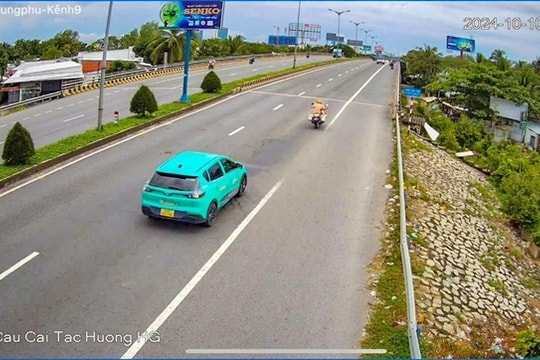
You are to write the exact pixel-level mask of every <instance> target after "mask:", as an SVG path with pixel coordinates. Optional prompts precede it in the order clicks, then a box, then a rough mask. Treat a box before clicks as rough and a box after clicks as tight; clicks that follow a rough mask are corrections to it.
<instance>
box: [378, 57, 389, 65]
mask: <svg viewBox="0 0 540 360" xmlns="http://www.w3.org/2000/svg"><path fill="white" fill-rule="evenodd" d="M386 63H387V61H386V60H385V59H383V58H378V59H377V64H386Z"/></svg>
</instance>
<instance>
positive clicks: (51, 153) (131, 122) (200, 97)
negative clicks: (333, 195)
mask: <svg viewBox="0 0 540 360" xmlns="http://www.w3.org/2000/svg"><path fill="white" fill-rule="evenodd" d="M344 60H349V59H339V60H329V61H322V62H318V63H311V64H306V65H301V66H297V67H296V68H295V69H292V68H289V69H284V70H278V71H273V72H271V73H266V74H259V75H255V76H251V77H249V78H245V79H240V80H235V81H232V82H230V83H226V84H223V87H222V90H221V91H220V92H219V93H212V94H210V93H202V92H201V93H196V94H192V95H190V96H189V100H190V103H189V104H184V103H180V102H173V103H168V104H163V105H161V106H159V108H158V110H157V111H156V112H155V113H154V114H152V116H149V117H146V118H141V117H136V116H130V117H127V118H123V119H120V120H119V121H118V124H114V123H107V124H104V125H103V131H97V130H96V129H92V130H88V131H86V132H84V133H82V134H78V135H73V136H70V137H67V138H65V139H62V140H59V141H57V142H55V143H52V144H49V145H46V146H44V147H42V148H39V149H36V154H35V155H34V156H33V157H32V158H31V159H30V164H28V165H23V166H7V165H5V164H1V165H0V180H4V179H6V178H8V177H10V176H12V175H15V174H17V173H19V172H21V171H23V170H25V169H28V168H30V167H32V166H35V165H37V164H40V163H42V162H44V161H48V160H52V159H54V158H56V157H58V156H60V155H63V154H66V153H69V152H71V151H74V150H77V149H80V148H82V147H84V146H86V145H88V144H91V143H93V142H95V141H98V140H101V139H104V138H106V137H108V136H111V135H114V134H117V133H119V132H121V131H126V130H128V129H131V128H133V127H135V126H137V125H141V124H143V123H145V122H156V121H158V120H159V119H160V118H163V117H164V116H167V115H171V114H175V113H177V112H179V111H180V110H182V109H185V108H187V107H189V106H190V105H193V104H197V103H200V102H202V101H205V100H210V99H212V98H214V97H217V96H220V95H223V94H227V93H230V92H231V91H232V90H233V89H235V88H237V87H239V86H241V85H243V84H245V83H248V82H250V81H255V80H261V79H264V78H268V77H272V76H278V75H287V74H290V73H294V72H298V71H300V70H307V69H311V68H314V67H318V66H322V65H327V64H331V63H336V62H338V61H344Z"/></svg>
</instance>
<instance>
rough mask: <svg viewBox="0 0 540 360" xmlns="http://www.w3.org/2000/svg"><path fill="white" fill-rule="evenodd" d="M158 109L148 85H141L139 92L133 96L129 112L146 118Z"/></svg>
mask: <svg viewBox="0 0 540 360" xmlns="http://www.w3.org/2000/svg"><path fill="white" fill-rule="evenodd" d="M157 109H158V104H157V101H156V98H155V96H154V94H153V93H152V91H151V90H150V89H149V88H148V86H146V85H141V87H140V88H139V90H137V92H136V93H135V95H133V98H132V99H131V104H130V107H129V111H131V112H132V113H134V114H137V115H139V116H146V114H148V113H150V114H151V113H153V112H154V111H156V110H157Z"/></svg>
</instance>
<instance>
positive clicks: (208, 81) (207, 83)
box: [201, 71, 221, 93]
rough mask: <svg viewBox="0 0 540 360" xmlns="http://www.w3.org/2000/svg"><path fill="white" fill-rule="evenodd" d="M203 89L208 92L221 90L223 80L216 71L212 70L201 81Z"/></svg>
mask: <svg viewBox="0 0 540 360" xmlns="http://www.w3.org/2000/svg"><path fill="white" fill-rule="evenodd" d="M201 89H202V90H203V91H204V92H206V93H214V92H218V91H219V90H221V80H220V79H219V76H218V75H217V74H216V73H215V72H214V71H210V72H209V73H208V74H206V76H205V77H204V79H203V81H202V83H201Z"/></svg>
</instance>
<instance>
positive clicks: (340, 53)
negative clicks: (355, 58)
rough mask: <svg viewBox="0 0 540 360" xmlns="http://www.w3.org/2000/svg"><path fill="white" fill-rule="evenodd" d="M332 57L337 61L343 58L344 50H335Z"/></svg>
mask: <svg viewBox="0 0 540 360" xmlns="http://www.w3.org/2000/svg"><path fill="white" fill-rule="evenodd" d="M332 56H333V57H334V58H336V59H339V58H341V57H343V49H334V51H333V52H332Z"/></svg>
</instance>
